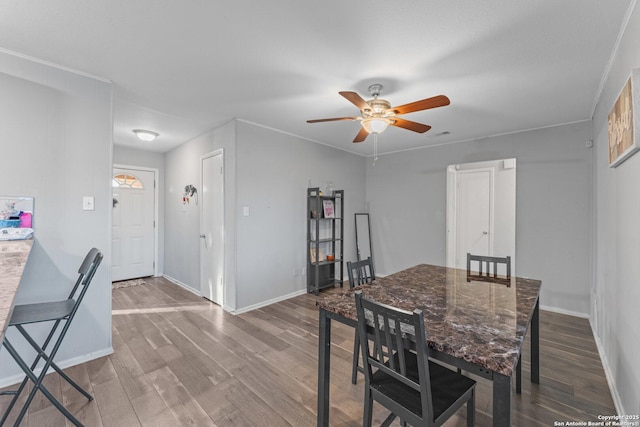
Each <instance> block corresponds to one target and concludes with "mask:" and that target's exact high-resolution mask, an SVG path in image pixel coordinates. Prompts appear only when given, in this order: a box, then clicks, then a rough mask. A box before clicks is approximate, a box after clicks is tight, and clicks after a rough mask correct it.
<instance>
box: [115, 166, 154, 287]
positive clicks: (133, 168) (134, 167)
mask: <svg viewBox="0 0 640 427" xmlns="http://www.w3.org/2000/svg"><path fill="white" fill-rule="evenodd" d="M114 169H129V170H138V171H144V172H153V223H154V226H153V276H154V277H158V275H159V273H158V268H159V265H158V247H159V245H158V229H159V228H160V227H159V225H158V213H159V211H158V195H159V191H160V189H159V187H160V186H159V185H158V178H159V175H160V170H159V169H157V168H148V167H145V166H133V165H124V164H120V163H114V164H113V165H112V166H111V177H112V178H113V173H114ZM109 185H110V186H111V194H112V195H113V186H112V185H111V183H109ZM111 223H112V224H111V225H112V226H113V218H111Z"/></svg>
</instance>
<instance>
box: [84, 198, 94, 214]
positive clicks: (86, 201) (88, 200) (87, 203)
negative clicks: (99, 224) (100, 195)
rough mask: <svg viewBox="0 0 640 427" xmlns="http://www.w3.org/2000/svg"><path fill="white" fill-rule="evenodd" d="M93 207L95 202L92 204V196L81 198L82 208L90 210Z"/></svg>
mask: <svg viewBox="0 0 640 427" xmlns="http://www.w3.org/2000/svg"><path fill="white" fill-rule="evenodd" d="M94 209H95V204H94V198H93V196H84V197H83V198H82V210H84V211H92V210H94Z"/></svg>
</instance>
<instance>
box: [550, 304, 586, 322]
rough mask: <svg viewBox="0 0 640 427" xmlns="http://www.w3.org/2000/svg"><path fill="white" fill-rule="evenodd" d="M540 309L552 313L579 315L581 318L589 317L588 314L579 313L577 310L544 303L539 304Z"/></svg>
mask: <svg viewBox="0 0 640 427" xmlns="http://www.w3.org/2000/svg"><path fill="white" fill-rule="evenodd" d="M540 310H545V311H551V312H553V313H558V314H566V315H567V316H574V317H580V318H582V319H590V316H589V315H588V314H587V313H580V312H579V311H572V310H566V309H564V308H560V307H549V306H546V305H541V306H540Z"/></svg>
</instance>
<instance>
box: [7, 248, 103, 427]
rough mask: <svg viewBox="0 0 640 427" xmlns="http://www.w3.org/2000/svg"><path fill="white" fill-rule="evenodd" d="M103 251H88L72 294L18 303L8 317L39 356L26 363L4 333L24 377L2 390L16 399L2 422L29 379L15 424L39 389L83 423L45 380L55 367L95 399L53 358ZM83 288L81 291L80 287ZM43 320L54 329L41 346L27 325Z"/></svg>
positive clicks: (19, 420) (69, 380)
mask: <svg viewBox="0 0 640 427" xmlns="http://www.w3.org/2000/svg"><path fill="white" fill-rule="evenodd" d="M102 258H103V256H102V253H101V252H100V251H99V250H98V249H96V248H92V249H91V250H90V251H89V253H88V254H87V255H86V257H85V258H84V261H83V262H82V264H81V265H80V268H79V269H78V273H79V274H78V279H77V280H76V283H75V285H74V286H73V289H72V291H71V293H70V294H69V297H68V298H67V299H66V300H62V301H51V302H42V303H35V304H23V305H16V306H15V308H14V310H13V314H12V315H11V319H9V326H13V327H15V328H16V329H17V330H18V331H19V332H20V333H21V334H22V336H23V337H24V338H25V340H26V341H27V342H28V343H29V344H30V345H31V347H33V349H34V350H35V351H36V353H37V356H36V358H35V360H34V361H33V363H32V364H31V366H29V365H27V363H26V362H25V361H24V359H23V358H22V356H20V354H19V353H18V352H17V351H16V349H15V347H14V346H13V345H12V344H11V342H10V341H9V339H8V338H7V336H6V335H5V337H4V339H3V341H2V345H3V346H4V347H5V348H6V349H7V351H8V352H9V354H10V355H11V357H13V359H14V360H15V361H16V363H17V364H18V366H20V368H21V369H22V370H23V371H24V373H25V375H26V376H25V377H24V380H23V381H22V383H21V384H20V386H19V387H18V389H17V390H11V391H5V392H2V393H0V395H13V399H12V400H11V402H10V403H9V406H8V407H7V409H6V411H5V412H4V414H3V416H2V419H1V420H0V425H3V424H4V423H5V421H6V420H7V417H8V416H9V413H10V412H11V410H12V409H13V407H14V405H15V404H16V401H17V400H18V398H19V397H20V394H21V393H22V391H23V390H24V388H25V386H26V384H27V381H29V380H31V381H32V382H33V388H32V389H31V392H30V393H29V396H28V397H27V399H26V401H25V402H24V405H23V406H22V410H21V411H20V414H19V415H18V418H17V419H16V421H15V424H14V425H15V426H18V425H20V423H21V422H22V419H23V418H24V416H25V415H26V413H27V410H28V409H29V405H30V404H31V402H32V401H33V398H34V397H35V395H36V392H37V391H38V390H39V391H41V392H42V394H44V395H45V397H46V398H47V399H49V401H50V402H51V403H52V404H53V405H54V406H55V407H56V408H57V409H58V410H59V411H60V412H62V413H63V414H64V416H65V417H67V419H69V421H71V422H72V423H73V424H74V425H76V426H82V424H81V423H80V421H78V420H77V419H76V418H75V417H74V416H73V415H71V413H70V412H69V411H68V410H67V409H66V408H65V407H64V406H62V404H61V403H60V402H59V401H58V400H57V399H56V398H55V397H54V396H53V395H52V394H51V392H50V391H49V390H47V388H46V387H45V386H44V385H43V383H42V382H43V380H44V377H45V375H46V374H47V371H48V370H49V368H53V369H54V370H55V371H56V372H57V373H58V374H60V376H61V377H62V378H64V380H65V381H67V382H68V383H69V384H70V385H71V386H73V388H75V389H76V390H78V391H79V392H80V393H82V395H84V396H85V397H86V398H87V399H89V400H93V397H92V396H91V395H90V394H89V393H87V392H86V391H85V390H83V389H82V387H80V386H79V385H78V384H76V383H75V382H74V381H73V380H72V379H71V378H69V376H68V375H67V374H65V373H64V372H63V371H62V369H60V368H59V367H58V365H56V364H55V363H54V361H53V360H54V358H55V356H56V353H57V352H58V350H59V349H60V345H61V344H62V340H63V339H64V337H65V335H66V333H67V331H68V330H69V327H70V326H71V322H72V320H73V318H74V316H75V314H76V312H77V311H78V307H79V306H80V303H81V302H82V299H83V298H84V296H85V294H86V292H87V289H88V288H89V284H90V283H91V280H92V279H93V276H94V274H95V272H96V270H97V269H98V266H99V265H100V263H101V262H102ZM79 288H81V289H80V291H79V292H78V289H79ZM40 322H53V324H52V327H51V330H50V331H49V335H48V336H47V338H46V339H45V341H44V343H43V344H42V347H41V346H40V345H38V344H37V343H36V341H35V340H34V339H33V338H32V337H31V335H29V333H28V332H27V331H26V329H25V327H24V326H25V325H28V324H31V323H40ZM62 322H64V326H63V327H62V330H61V331H60V333H59V334H58V337H57V339H56V340H55V342H54V344H53V348H52V349H51V351H50V352H49V353H46V350H47V347H48V346H49V344H50V343H51V342H52V340H53V337H54V335H55V333H56V331H57V329H58V326H60V324H61V323H62ZM41 359H43V360H44V364H43V365H42V367H41V368H40V369H41V370H40V374H39V375H36V373H35V369H36V367H37V366H38V363H39V362H40V360H41Z"/></svg>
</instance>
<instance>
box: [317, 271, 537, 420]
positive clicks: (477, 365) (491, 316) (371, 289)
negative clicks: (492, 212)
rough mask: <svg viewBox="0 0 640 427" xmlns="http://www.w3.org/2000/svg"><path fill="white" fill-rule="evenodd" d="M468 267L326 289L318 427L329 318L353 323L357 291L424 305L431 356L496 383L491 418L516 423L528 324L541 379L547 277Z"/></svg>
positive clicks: (325, 404) (324, 416)
mask: <svg viewBox="0 0 640 427" xmlns="http://www.w3.org/2000/svg"><path fill="white" fill-rule="evenodd" d="M467 279H468V275H467V270H466V269H456V268H451V267H443V266H437V265H428V264H420V265H416V266H414V267H410V268H408V269H405V270H402V271H399V272H397V273H394V274H390V275H387V276H384V277H378V278H376V280H375V281H374V282H373V283H372V284H370V285H362V286H357V287H355V288H353V289H349V290H339V291H337V292H334V291H330V292H326V293H325V294H321V295H320V296H319V297H318V299H317V301H316V305H317V306H318V308H319V333H318V341H319V342H318V423H317V424H318V426H328V425H329V386H330V380H329V378H330V370H331V321H332V320H336V321H338V322H341V323H344V324H346V325H350V326H352V327H356V325H357V319H358V318H357V313H356V306H355V292H356V291H360V292H362V294H363V296H365V297H367V298H369V299H373V300H375V301H377V302H379V303H383V304H387V305H390V306H393V307H396V308H400V309H404V310H407V311H413V310H415V309H418V310H422V311H423V312H424V319H425V333H426V339H427V343H428V347H429V357H430V358H432V359H434V360H438V361H440V362H443V363H445V364H447V365H450V366H451V367H452V368H458V369H461V370H462V371H463V372H465V373H469V374H472V375H477V376H480V377H482V378H486V379H489V380H491V381H492V384H493V414H492V416H493V425H494V426H500V427H504V426H511V425H512V414H511V412H512V411H511V401H512V395H513V388H512V377H513V376H514V373H517V375H516V390H517V392H520V388H521V384H520V372H521V371H520V369H521V368H520V367H521V362H520V358H521V353H522V348H523V344H524V341H525V337H526V335H527V333H528V331H530V332H529V333H530V341H531V346H530V347H531V382H532V383H536V384H539V383H540V344H539V337H540V332H539V309H540V308H539V297H540V289H541V286H542V282H541V281H540V280H536V279H529V278H524V277H517V276H511V277H510V278H508V279H507V280H505V278H502V279H501V280H497V281H495V282H490V281H476V280H467Z"/></svg>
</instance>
